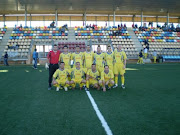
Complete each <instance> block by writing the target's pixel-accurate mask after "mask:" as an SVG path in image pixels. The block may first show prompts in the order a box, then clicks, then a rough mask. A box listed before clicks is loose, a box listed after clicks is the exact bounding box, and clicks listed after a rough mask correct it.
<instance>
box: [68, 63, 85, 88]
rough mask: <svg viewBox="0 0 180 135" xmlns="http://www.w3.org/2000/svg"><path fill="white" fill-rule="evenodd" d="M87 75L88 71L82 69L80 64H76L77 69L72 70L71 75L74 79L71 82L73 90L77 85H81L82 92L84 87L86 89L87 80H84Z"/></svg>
mask: <svg viewBox="0 0 180 135" xmlns="http://www.w3.org/2000/svg"><path fill="white" fill-rule="evenodd" d="M85 73H86V69H83V68H80V62H76V68H74V69H72V72H71V75H72V79H71V81H70V84H71V86H72V89H74V88H75V86H76V84H79V86H80V90H81V89H82V87H83V86H84V87H86V85H85V84H86V80H85V79H84V77H85Z"/></svg>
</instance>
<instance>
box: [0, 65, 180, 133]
mask: <svg viewBox="0 0 180 135" xmlns="http://www.w3.org/2000/svg"><path fill="white" fill-rule="evenodd" d="M127 68H128V69H129V70H127V71H126V75H125V84H126V89H125V90H123V89H121V88H120V87H119V88H117V89H111V90H108V91H107V92H102V91H96V90H90V93H91V95H92V97H93V98H94V101H95V102H96V104H97V106H98V108H99V110H100V112H101V113H102V115H103V116H104V119H105V120H106V122H107V124H108V126H109V128H110V129H111V131H112V133H113V134H114V135H176V134H180V129H179V126H180V115H179V114H180V64H156V65H153V64H145V65H135V64H128V65H127ZM133 69H136V70H133ZM119 81H120V79H119ZM47 88H48V71H47V70H45V69H44V67H39V68H38V70H34V69H32V67H31V66H10V67H3V66H0V134H1V135H56V134H57V135H106V131H105V129H104V128H103V126H102V124H101V121H100V120H99V119H98V117H97V114H96V112H95V110H94V108H93V106H92V104H91V102H90V100H89V98H88V96H87V94H86V91H84V90H82V91H80V90H79V89H77V90H74V91H73V90H69V91H67V92H65V91H64V90H60V91H59V92H56V91H55V88H53V90H51V91H48V90H47Z"/></svg>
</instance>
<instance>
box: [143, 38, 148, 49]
mask: <svg viewBox="0 0 180 135" xmlns="http://www.w3.org/2000/svg"><path fill="white" fill-rule="evenodd" d="M144 45H146V46H149V43H148V39H145V40H144ZM148 50H149V49H148Z"/></svg>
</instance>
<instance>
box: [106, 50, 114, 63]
mask: <svg viewBox="0 0 180 135" xmlns="http://www.w3.org/2000/svg"><path fill="white" fill-rule="evenodd" d="M105 60H106V65H108V66H112V65H113V64H114V53H113V52H111V53H108V52H107V53H105Z"/></svg>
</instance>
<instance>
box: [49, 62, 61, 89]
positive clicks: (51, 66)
mask: <svg viewBox="0 0 180 135" xmlns="http://www.w3.org/2000/svg"><path fill="white" fill-rule="evenodd" d="M58 68H59V65H58V64H50V65H49V87H51V83H52V77H53V74H54V72H55V71H56V70H57V69H58Z"/></svg>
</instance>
